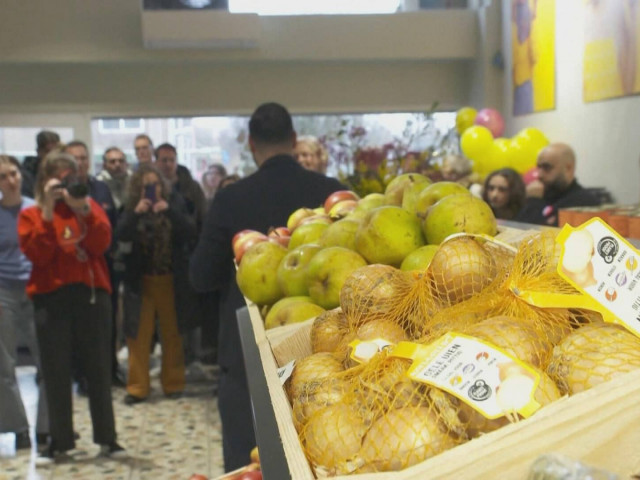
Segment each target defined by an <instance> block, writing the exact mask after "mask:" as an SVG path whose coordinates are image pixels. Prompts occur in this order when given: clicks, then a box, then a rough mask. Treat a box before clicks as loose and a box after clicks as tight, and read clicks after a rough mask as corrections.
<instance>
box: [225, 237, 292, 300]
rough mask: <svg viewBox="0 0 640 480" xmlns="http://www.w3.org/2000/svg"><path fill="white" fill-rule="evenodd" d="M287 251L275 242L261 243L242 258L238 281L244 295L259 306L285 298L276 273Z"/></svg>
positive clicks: (237, 275)
mask: <svg viewBox="0 0 640 480" xmlns="http://www.w3.org/2000/svg"><path fill="white" fill-rule="evenodd" d="M286 254H287V249H286V248H284V247H283V246H282V245H279V244H277V243H274V242H260V243H257V244H256V245H253V246H252V247H250V248H249V249H248V250H247V251H246V252H245V254H244V256H243V257H242V262H240V266H239V267H238V271H237V272H236V281H237V282H238V287H239V288H240V291H241V292H242V294H243V295H244V296H245V297H247V298H248V299H249V300H251V301H252V302H254V303H257V304H258V305H271V304H273V303H275V302H277V301H278V300H280V299H281V298H282V297H283V293H282V289H281V288H280V285H278V279H277V275H276V272H277V270H278V265H279V264H280V261H281V260H282V259H283V258H284V256H285V255H286Z"/></svg>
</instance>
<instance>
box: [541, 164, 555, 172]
mask: <svg viewBox="0 0 640 480" xmlns="http://www.w3.org/2000/svg"><path fill="white" fill-rule="evenodd" d="M537 168H538V170H542V171H543V172H547V173H549V172H550V171H551V170H553V168H554V166H553V165H551V164H550V163H539V164H538V165H537Z"/></svg>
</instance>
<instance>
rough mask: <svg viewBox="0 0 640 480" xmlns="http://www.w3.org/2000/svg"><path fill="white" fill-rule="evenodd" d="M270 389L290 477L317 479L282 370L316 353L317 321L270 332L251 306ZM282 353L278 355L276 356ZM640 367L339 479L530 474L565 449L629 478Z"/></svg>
mask: <svg viewBox="0 0 640 480" xmlns="http://www.w3.org/2000/svg"><path fill="white" fill-rule="evenodd" d="M249 310H250V315H251V321H252V324H253V327H254V332H255V334H256V342H257V344H258V348H259V351H260V356H261V360H262V366H263V369H264V373H265V376H266V378H267V384H268V388H269V394H270V396H271V401H272V403H273V406H274V410H275V414H276V418H277V420H278V429H279V432H280V436H281V438H282V441H283V445H284V451H285V456H286V460H287V463H288V465H289V469H290V472H291V478H293V479H295V480H312V479H314V475H313V473H312V470H311V468H310V466H309V464H308V462H307V460H306V458H305V456H304V453H303V451H302V447H301V445H300V441H299V440H298V434H297V432H296V430H295V427H294V425H293V420H292V415H291V407H290V405H289V401H288V399H287V397H286V394H285V392H284V389H283V388H282V386H281V384H280V380H279V378H278V375H277V368H278V367H279V366H282V365H283V364H285V363H287V362H288V361H290V360H292V359H296V358H303V357H304V356H306V355H308V354H310V353H311V349H310V346H309V344H310V342H309V333H310V328H311V323H312V321H307V322H304V323H301V324H297V325H288V326H285V327H280V328H276V329H273V330H268V331H266V332H265V330H264V327H263V324H262V319H261V318H260V315H259V312H258V310H257V309H256V308H255V307H250V309H249ZM276 359H277V360H276ZM638 398H640V371H638V372H632V373H629V374H626V375H623V376H621V377H619V378H616V379H614V380H612V381H610V382H608V383H606V384H602V385H599V386H597V387H595V388H592V389H591V390H588V391H586V392H583V393H580V394H577V395H575V396H573V397H565V398H562V399H560V400H558V401H556V402H554V403H552V404H551V405H549V406H547V407H545V408H544V409H542V410H540V411H539V412H538V413H536V414H535V415H534V416H532V417H531V418H529V419H527V420H523V421H521V422H518V423H516V424H512V425H508V426H506V427H503V428H501V429H499V430H497V431H495V432H491V433H489V434H486V435H484V436H482V437H480V438H477V439H474V440H472V441H470V442H467V443H465V444H463V445H460V446H458V447H455V448H453V449H451V450H448V451H446V452H443V453H441V454H440V455H437V456H435V457H433V458H430V459H428V460H426V461H424V462H422V463H420V464H418V465H415V466H413V467H410V468H408V469H405V470H403V471H400V472H393V473H390V472H385V473H376V474H362V475H351V476H341V477H335V478H338V479H341V480H347V479H351V480H382V479H391V480H405V479H410V478H416V479H417V478H420V479H425V478H428V479H458V478H460V479H519V480H521V479H525V478H527V474H528V471H529V468H530V467H531V465H532V463H533V461H534V460H535V459H536V458H537V457H538V456H539V455H542V454H545V453H560V454H563V455H566V456H568V457H571V458H573V459H576V460H581V461H583V462H585V463H587V464H589V465H592V466H594V467H598V468H602V469H605V470H609V471H611V472H614V473H617V474H618V475H620V476H621V478H629V477H630V476H631V475H633V474H636V473H640V449H638V445H639V444H640V428H639V427H640V401H639V400H638Z"/></svg>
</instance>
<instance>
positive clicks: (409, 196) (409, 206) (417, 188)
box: [402, 183, 433, 215]
mask: <svg viewBox="0 0 640 480" xmlns="http://www.w3.org/2000/svg"><path fill="white" fill-rule="evenodd" d="M431 185H433V184H432V183H412V184H411V185H409V186H408V187H407V188H406V189H405V191H404V195H403V196H402V208H404V209H405V210H406V211H407V212H410V213H413V214H414V215H416V214H417V213H418V210H417V205H418V198H419V197H420V193H422V191H423V190H424V189H425V188H427V187H429V186H431Z"/></svg>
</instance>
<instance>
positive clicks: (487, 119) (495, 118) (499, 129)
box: [475, 108, 504, 138]
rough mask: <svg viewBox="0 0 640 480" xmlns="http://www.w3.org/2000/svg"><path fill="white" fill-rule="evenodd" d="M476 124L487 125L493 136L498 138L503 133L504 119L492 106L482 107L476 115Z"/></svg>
mask: <svg viewBox="0 0 640 480" xmlns="http://www.w3.org/2000/svg"><path fill="white" fill-rule="evenodd" d="M475 124H476V125H482V126H483V127H487V128H488V129H489V130H490V131H491V133H492V134H493V138H498V137H500V136H502V134H503V133H504V120H503V119H502V115H500V112H498V111H497V110H494V109H493V108H483V109H482V110H480V111H479V112H478V114H477V115H476V121H475Z"/></svg>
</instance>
